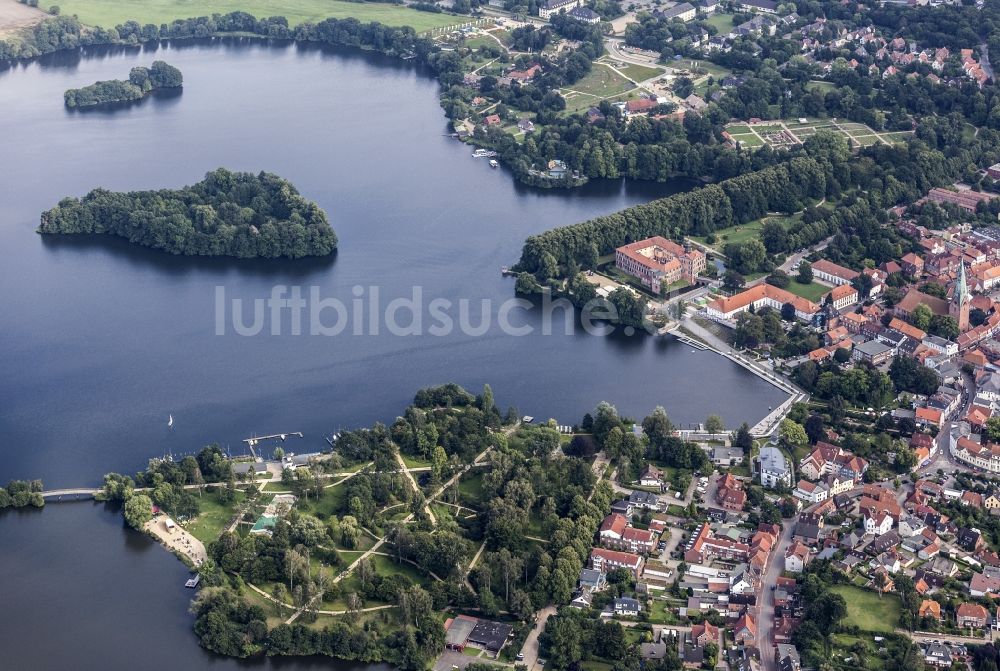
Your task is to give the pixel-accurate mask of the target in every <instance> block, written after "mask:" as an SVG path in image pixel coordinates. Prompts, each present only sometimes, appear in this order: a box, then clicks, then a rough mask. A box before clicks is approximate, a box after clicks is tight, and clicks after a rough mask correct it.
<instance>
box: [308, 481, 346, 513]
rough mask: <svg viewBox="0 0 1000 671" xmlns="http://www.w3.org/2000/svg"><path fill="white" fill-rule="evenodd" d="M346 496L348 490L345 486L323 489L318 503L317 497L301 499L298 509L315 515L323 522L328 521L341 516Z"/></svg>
mask: <svg viewBox="0 0 1000 671" xmlns="http://www.w3.org/2000/svg"><path fill="white" fill-rule="evenodd" d="M346 495H347V489H346V488H345V487H344V486H343V485H337V486H336V487H325V488H323V496H321V497H320V498H319V500H318V501H317V500H316V498H315V497H313V498H310V499H308V500H306V499H299V501H298V502H297V504H296V507H297V508H298V509H299V510H301V511H303V512H306V513H309V514H311V515H315V516H316V517H318V518H320V519H321V520H326V519H329V518H330V517H334V516H337V515H339V514H340V511H342V510H343V509H344V498H345V496H346Z"/></svg>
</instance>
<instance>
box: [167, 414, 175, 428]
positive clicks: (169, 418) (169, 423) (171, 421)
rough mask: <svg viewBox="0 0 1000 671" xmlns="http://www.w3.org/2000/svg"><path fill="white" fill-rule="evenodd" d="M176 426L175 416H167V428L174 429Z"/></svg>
mask: <svg viewBox="0 0 1000 671" xmlns="http://www.w3.org/2000/svg"><path fill="white" fill-rule="evenodd" d="M173 425H174V416H173V415H167V427H168V428H169V427H172V426H173Z"/></svg>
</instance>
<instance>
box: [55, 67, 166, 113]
mask: <svg viewBox="0 0 1000 671" xmlns="http://www.w3.org/2000/svg"><path fill="white" fill-rule="evenodd" d="M183 83H184V77H183V75H182V74H181V71H180V70H178V69H177V68H175V67H174V66H172V65H169V64H167V63H165V62H164V61H153V65H152V67H149V68H145V67H136V68H132V71H131V72H130V73H129V76H128V80H124V79H110V80H107V81H100V82H96V83H94V84H91V85H90V86H84V87H83V88H79V89H69V90H67V91H66V93H64V94H63V99H64V101H65V103H66V107H70V108H73V107H93V106H96V105H106V104H109V103H124V102H133V101H135V100H141V99H142V98H143V97H144V96H146V94H148V93H150V92H152V91H154V90H156V89H171V88H180V87H181V86H182V85H183Z"/></svg>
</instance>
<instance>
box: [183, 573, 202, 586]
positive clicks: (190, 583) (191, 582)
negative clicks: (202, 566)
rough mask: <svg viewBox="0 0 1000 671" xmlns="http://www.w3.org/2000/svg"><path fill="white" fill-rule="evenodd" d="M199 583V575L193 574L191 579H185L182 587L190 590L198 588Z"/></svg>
mask: <svg viewBox="0 0 1000 671" xmlns="http://www.w3.org/2000/svg"><path fill="white" fill-rule="evenodd" d="M200 582H201V574H200V573H195V574H194V577H193V578H188V579H187V582H185V583H184V586H185V587H188V588H190V589H194V588H195V587H197V586H198V583H200Z"/></svg>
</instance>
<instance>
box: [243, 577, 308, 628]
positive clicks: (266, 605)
mask: <svg viewBox="0 0 1000 671" xmlns="http://www.w3.org/2000/svg"><path fill="white" fill-rule="evenodd" d="M257 587H259V588H260V589H262V590H264V591H265V592H267V593H268V594H270V593H271V591H272V590H273V589H274V583H273V582H271V583H262V584H260V585H257ZM285 587H288V585H285ZM242 596H243V598H244V599H246V600H247V601H248V602H250V603H251V604H252V605H254V606H260V607H261V608H263V609H264V614H265V615H266V616H267V626H268V628H273V627H277V626H278V625H279V624H281V623H283V622H284V621H285V620H286V619H287V618H288V616H289V615H291V614H292V613H294V612H295V610H294V609H293V608H290V607H289V606H279V605H278V604H276V603H275V602H273V601H271V600H270V599H265V598H264V597H263V596H261V595H260V594H258V593H257V592H255V591H254V590H252V589H250V588H249V587H247V588H246V589H244V590H243V593H242ZM279 611H280V613H281V614H280V615H279V614H278V613H279Z"/></svg>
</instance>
